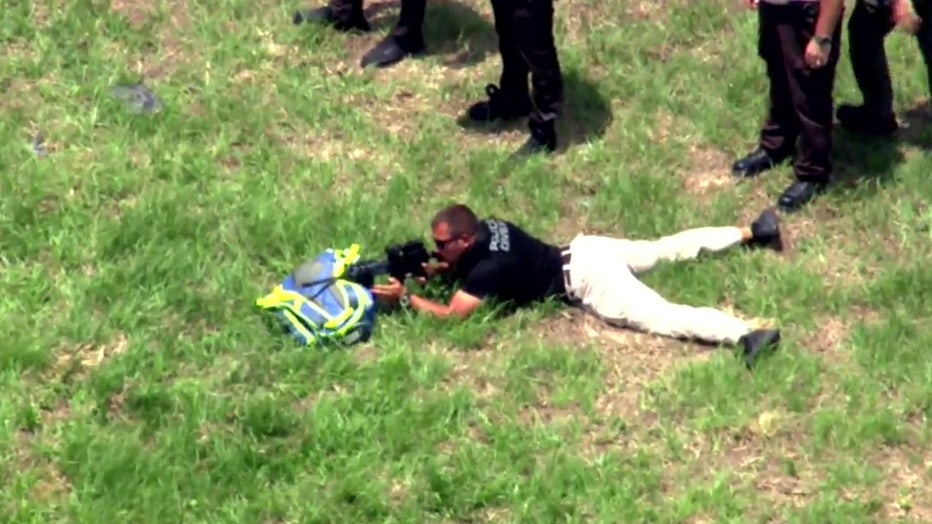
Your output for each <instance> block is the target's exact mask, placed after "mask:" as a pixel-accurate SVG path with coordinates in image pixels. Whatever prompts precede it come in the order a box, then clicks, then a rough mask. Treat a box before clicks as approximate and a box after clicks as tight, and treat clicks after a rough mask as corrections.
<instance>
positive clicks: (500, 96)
mask: <svg viewBox="0 0 932 524" xmlns="http://www.w3.org/2000/svg"><path fill="white" fill-rule="evenodd" d="M514 10H515V8H514V3H513V2H512V1H511V0H492V13H493V15H494V17H495V32H496V34H497V35H498V52H499V54H500V55H501V59H502V74H501V77H500V78H499V85H495V84H489V85H487V86H486V87H485V92H486V95H487V96H488V99H487V100H484V101H482V102H476V103H475V104H473V105H472V106H470V108H469V111H468V115H469V119H470V120H473V121H474V122H492V121H494V120H499V119H501V120H513V119H515V118H520V117H523V116H527V115H528V114H530V112H531V97H530V94H529V93H528V66H527V64H526V63H525V61H524V58H523V57H522V56H521V51H520V50H519V49H518V39H517V34H516V30H515V17H514Z"/></svg>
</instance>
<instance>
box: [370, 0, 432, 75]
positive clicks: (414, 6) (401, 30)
mask: <svg viewBox="0 0 932 524" xmlns="http://www.w3.org/2000/svg"><path fill="white" fill-rule="evenodd" d="M426 11H427V0H401V13H399V15H398V23H397V24H396V25H395V29H394V30H392V33H391V34H390V35H388V36H387V37H385V38H384V39H383V40H382V41H381V42H379V43H378V45H376V46H375V47H373V48H372V49H371V50H370V51H369V52H368V53H366V54H365V55H364V56H363V57H362V60H361V61H360V63H359V65H360V67H368V66H370V65H374V66H377V67H389V66H392V65H394V64H397V63H398V62H400V61H402V60H404V59H405V58H407V57H408V56H411V55H416V54H419V53H422V52H424V51H425V50H426V49H427V46H426V45H425V43H424V14H425V12H426Z"/></svg>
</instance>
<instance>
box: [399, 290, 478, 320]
mask: <svg viewBox="0 0 932 524" xmlns="http://www.w3.org/2000/svg"><path fill="white" fill-rule="evenodd" d="M410 300H411V307H412V308H414V309H415V310H416V311H420V312H422V313H427V314H429V315H433V316H435V317H440V318H450V317H457V318H466V317H468V316H469V315H471V314H473V312H475V311H476V310H477V309H479V306H481V305H482V299H480V298H478V297H475V296H473V295H470V294H469V293H467V292H465V291H463V290H459V291H457V292H456V293H454V294H453V298H452V299H451V300H450V303H449V304H446V305H444V304H440V303H437V302H434V301H432V300H428V299H426V298H423V297H419V296H417V295H411V299H410Z"/></svg>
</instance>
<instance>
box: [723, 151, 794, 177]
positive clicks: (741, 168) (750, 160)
mask: <svg viewBox="0 0 932 524" xmlns="http://www.w3.org/2000/svg"><path fill="white" fill-rule="evenodd" d="M785 159H786V156H783V155H779V156H778V155H776V154H772V153H768V152H767V151H764V150H763V149H760V148H758V149H756V150H754V151H753V152H752V153H750V154H749V155H747V156H745V157H744V158H740V159H738V160H737V161H736V162H735V163H734V165H732V166H731V173H732V175H734V176H735V177H737V178H750V177H753V176H757V175H759V174H761V173H763V172H764V171H769V170H771V169H773V168H774V167H776V166H777V165H778V164H780V163H781V162H783V161H784V160H785Z"/></svg>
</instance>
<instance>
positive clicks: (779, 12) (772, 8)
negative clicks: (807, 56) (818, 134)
mask: <svg viewBox="0 0 932 524" xmlns="http://www.w3.org/2000/svg"><path fill="white" fill-rule="evenodd" d="M792 7H793V6H792V5H771V4H760V6H759V7H758V27H759V29H758V31H759V34H758V44H757V52H758V55H759V56H760V57H761V58H762V59H763V60H764V63H765V64H766V66H767V78H768V79H769V81H770V90H769V106H768V112H767V120H766V122H765V123H764V125H763V127H762V128H761V131H760V137H759V142H758V147H757V149H756V150H755V151H753V152H752V153H751V154H749V155H747V156H746V157H744V158H741V159H739V160H738V161H737V162H735V164H734V165H733V166H732V173H733V174H734V175H735V176H737V177H753V176H756V175H758V174H760V173H762V172H764V171H768V170H770V169H772V168H773V167H774V166H776V165H777V164H779V163H781V162H783V161H784V160H785V159H787V158H789V157H790V156H791V155H792V154H793V152H794V151H795V146H796V139H797V137H798V136H799V132H800V130H801V124H800V122H799V120H798V119H797V118H796V113H795V112H794V111H793V100H792V94H791V92H790V86H789V79H788V78H787V74H786V68H785V67H784V56H783V47H782V46H781V38H780V31H781V28H782V27H783V26H785V25H786V23H787V20H788V16H787V12H788V11H789V10H790V9H792Z"/></svg>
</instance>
